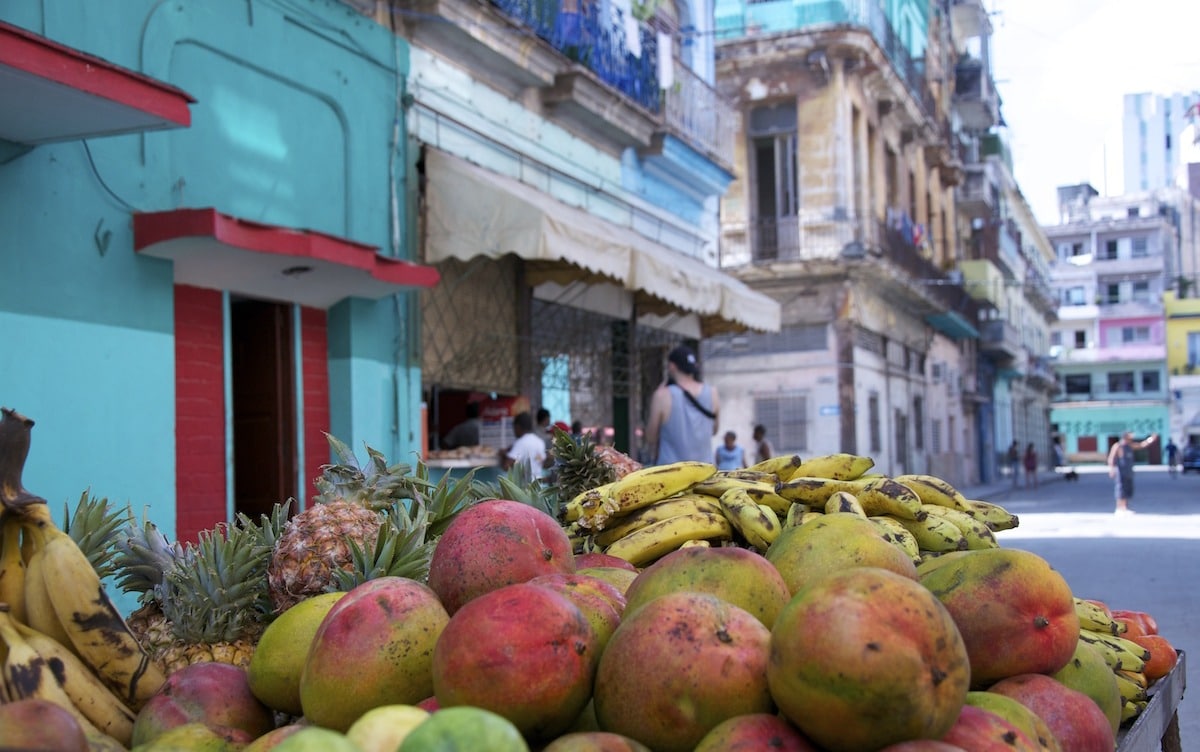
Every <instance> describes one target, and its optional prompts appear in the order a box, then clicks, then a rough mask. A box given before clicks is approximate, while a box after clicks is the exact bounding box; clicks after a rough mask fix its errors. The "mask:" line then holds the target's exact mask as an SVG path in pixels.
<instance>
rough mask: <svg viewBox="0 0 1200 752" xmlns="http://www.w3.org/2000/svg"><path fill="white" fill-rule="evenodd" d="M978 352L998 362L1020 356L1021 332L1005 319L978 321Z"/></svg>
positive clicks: (1007, 361)
mask: <svg viewBox="0 0 1200 752" xmlns="http://www.w3.org/2000/svg"><path fill="white" fill-rule="evenodd" d="M979 352H980V353H982V354H983V355H986V356H988V357H990V358H992V359H993V360H996V361H998V362H1000V363H1009V362H1012V361H1014V360H1016V359H1017V358H1018V357H1020V356H1021V353H1022V352H1023V348H1022V347H1021V332H1019V331H1018V330H1017V328H1016V327H1015V326H1013V325H1012V324H1010V323H1008V321H1006V320H1005V319H992V320H990V321H981V322H979Z"/></svg>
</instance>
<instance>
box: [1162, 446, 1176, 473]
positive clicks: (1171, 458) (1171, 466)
mask: <svg viewBox="0 0 1200 752" xmlns="http://www.w3.org/2000/svg"><path fill="white" fill-rule="evenodd" d="M1164 449H1166V450H1167V472H1168V473H1170V475H1171V477H1172V478H1173V477H1175V472H1176V471H1177V470H1178V469H1179V467H1178V464H1177V463H1178V462H1179V446H1178V445H1177V444H1176V443H1175V439H1167V445H1166V447H1164Z"/></svg>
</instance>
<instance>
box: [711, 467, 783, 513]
mask: <svg viewBox="0 0 1200 752" xmlns="http://www.w3.org/2000/svg"><path fill="white" fill-rule="evenodd" d="M776 485H777V484H776V482H775V481H774V480H770V481H767V480H752V479H749V478H742V477H739V476H736V475H728V474H721V473H717V474H716V475H714V476H712V477H711V478H709V479H708V480H703V481H701V482H699V483H697V484H695V485H694V486H692V488H691V491H692V492H693V493H702V494H706V495H708V496H712V497H713V498H717V499H719V498H721V495H722V494H724V493H725V492H726V491H728V490H730V489H731V488H741V489H744V490H745V491H746V492H747V493H749V494H750V496H751V497H753V499H754V500H755V501H756V502H758V503H759V504H766V505H767V506H769V507H771V509H773V510H774V511H775V513H776V514H787V510H788V509H789V508H790V507H791V506H792V502H791V501H790V500H788V499H785V498H783V497H782V496H780V495H779V494H777V493H776V492H775V487H776Z"/></svg>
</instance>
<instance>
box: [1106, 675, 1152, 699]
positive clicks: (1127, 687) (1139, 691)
mask: <svg viewBox="0 0 1200 752" xmlns="http://www.w3.org/2000/svg"><path fill="white" fill-rule="evenodd" d="M1129 673H1131V672H1128V671H1114V672H1113V676H1115V677H1116V679H1117V688H1118V689H1119V690H1121V699H1122V700H1129V701H1134V702H1136V701H1138V700H1147V699H1149V696H1148V695H1147V694H1146V688H1145V687H1143V686H1141V685H1140V684H1138V682H1137V681H1136V680H1135V679H1133V678H1131V677H1130V676H1128V674H1129Z"/></svg>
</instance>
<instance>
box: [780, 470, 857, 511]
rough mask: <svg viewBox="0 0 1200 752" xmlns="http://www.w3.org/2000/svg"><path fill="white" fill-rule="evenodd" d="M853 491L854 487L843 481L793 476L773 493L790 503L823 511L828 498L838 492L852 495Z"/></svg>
mask: <svg viewBox="0 0 1200 752" xmlns="http://www.w3.org/2000/svg"><path fill="white" fill-rule="evenodd" d="M853 489H854V486H853V485H851V483H850V482H849V481H845V480H833V479H831V478H813V477H810V476H807V475H794V476H792V478H791V479H790V480H788V481H786V482H784V483H780V484H779V485H778V486H776V487H775V492H776V493H778V494H779V495H780V496H782V497H783V498H785V499H787V500H788V501H790V502H792V503H798V504H804V505H805V506H809V507H812V508H813V509H824V508H825V504H826V503H828V501H829V497H830V496H833V495H834V494H835V493H837V492H838V491H850V492H851V493H853V492H854V491H853Z"/></svg>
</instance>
